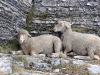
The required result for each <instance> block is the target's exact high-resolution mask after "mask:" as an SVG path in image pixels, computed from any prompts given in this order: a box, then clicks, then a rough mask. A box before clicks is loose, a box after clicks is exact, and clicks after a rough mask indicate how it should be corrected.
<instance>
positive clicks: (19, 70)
mask: <svg viewBox="0 0 100 75" xmlns="http://www.w3.org/2000/svg"><path fill="white" fill-rule="evenodd" d="M23 71H24V70H23V69H22V68H20V67H19V66H17V65H12V73H22V72H23Z"/></svg>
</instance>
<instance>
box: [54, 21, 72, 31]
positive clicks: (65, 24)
mask: <svg viewBox="0 0 100 75" xmlns="http://www.w3.org/2000/svg"><path fill="white" fill-rule="evenodd" d="M65 29H71V24H70V23H69V22H66V21H59V22H58V24H57V25H55V27H54V31H55V32H64V31H65Z"/></svg>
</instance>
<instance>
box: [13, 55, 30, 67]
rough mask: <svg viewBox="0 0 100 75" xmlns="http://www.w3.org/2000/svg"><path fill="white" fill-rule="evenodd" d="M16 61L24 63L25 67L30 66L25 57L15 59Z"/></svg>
mask: <svg viewBox="0 0 100 75" xmlns="http://www.w3.org/2000/svg"><path fill="white" fill-rule="evenodd" d="M14 60H16V61H18V62H23V63H24V65H25V67H26V66H28V60H27V59H26V58H25V57H23V56H18V57H15V58H14Z"/></svg>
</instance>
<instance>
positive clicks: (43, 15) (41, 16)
mask: <svg viewBox="0 0 100 75" xmlns="http://www.w3.org/2000/svg"><path fill="white" fill-rule="evenodd" d="M39 16H40V19H41V20H45V19H46V18H47V17H48V15H47V14H46V13H40V15H39Z"/></svg>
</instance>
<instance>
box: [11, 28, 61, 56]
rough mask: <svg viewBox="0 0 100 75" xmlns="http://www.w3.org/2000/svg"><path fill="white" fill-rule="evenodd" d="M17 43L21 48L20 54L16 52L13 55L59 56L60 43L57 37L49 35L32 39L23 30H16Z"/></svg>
mask: <svg viewBox="0 0 100 75" xmlns="http://www.w3.org/2000/svg"><path fill="white" fill-rule="evenodd" d="M18 42H19V44H20V46H21V48H22V52H21V51H19V52H18V51H17V52H15V53H13V54H16V53H17V54H22V53H23V54H25V55H34V54H40V53H43V54H47V55H50V54H52V53H58V54H60V53H61V49H62V42H61V40H60V38H59V37H57V36H53V35H49V34H45V35H40V36H36V37H32V36H31V35H30V34H29V33H28V31H27V30H24V29H19V30H18Z"/></svg>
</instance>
